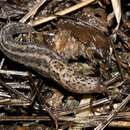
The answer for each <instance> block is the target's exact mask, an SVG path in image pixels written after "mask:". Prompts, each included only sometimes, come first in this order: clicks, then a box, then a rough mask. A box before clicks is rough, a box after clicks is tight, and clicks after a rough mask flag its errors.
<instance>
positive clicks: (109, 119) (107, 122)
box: [94, 95, 130, 130]
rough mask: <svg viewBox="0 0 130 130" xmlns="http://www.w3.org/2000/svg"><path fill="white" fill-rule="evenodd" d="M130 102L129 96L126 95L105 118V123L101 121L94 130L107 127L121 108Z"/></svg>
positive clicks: (101, 129)
mask: <svg viewBox="0 0 130 130" xmlns="http://www.w3.org/2000/svg"><path fill="white" fill-rule="evenodd" d="M129 100H130V95H128V96H127V97H126V98H125V99H124V100H123V101H122V103H121V104H120V105H119V106H118V107H117V108H116V109H115V110H114V111H113V112H112V113H111V114H110V115H109V116H108V117H107V118H106V120H105V121H103V122H102V123H101V124H99V125H98V126H97V127H96V128H95V129H94V130H103V129H104V128H105V127H106V126H107V125H109V124H110V123H111V121H112V120H113V118H114V117H115V116H116V115H117V114H118V113H119V111H120V110H121V109H123V107H125V105H126V104H127V103H128V102H129Z"/></svg>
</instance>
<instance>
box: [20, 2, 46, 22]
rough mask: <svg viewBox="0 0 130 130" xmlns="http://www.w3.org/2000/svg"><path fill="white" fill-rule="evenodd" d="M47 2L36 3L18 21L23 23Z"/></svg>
mask: <svg viewBox="0 0 130 130" xmlns="http://www.w3.org/2000/svg"><path fill="white" fill-rule="evenodd" d="M46 1H47V0H41V1H40V2H38V3H37V4H36V5H35V6H34V7H33V8H31V9H30V11H29V12H28V13H27V14H26V15H25V16H24V17H23V18H22V19H21V20H20V22H21V23H25V22H26V21H27V20H28V19H29V18H30V17H31V16H34V15H35V14H36V12H37V10H38V9H39V8H40V7H41V6H42V5H43V4H44V3H45V2H46Z"/></svg>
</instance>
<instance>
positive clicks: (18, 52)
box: [0, 23, 106, 94]
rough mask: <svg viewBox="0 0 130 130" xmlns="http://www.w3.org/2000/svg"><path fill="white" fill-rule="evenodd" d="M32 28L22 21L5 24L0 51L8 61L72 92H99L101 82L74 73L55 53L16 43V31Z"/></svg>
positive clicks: (33, 45) (31, 45)
mask: <svg viewBox="0 0 130 130" xmlns="http://www.w3.org/2000/svg"><path fill="white" fill-rule="evenodd" d="M31 30H32V28H31V27H30V26H28V25H25V24H22V23H9V24H7V25H5V26H4V27H3V28H2V29H1V32H0V40H1V41H0V50H1V51H2V52H3V53H4V54H5V55H6V56H7V57H8V58H9V59H11V60H13V61H15V62H18V63H20V64H23V65H24V66H27V67H31V68H32V69H34V70H35V71H37V72H38V73H40V74H41V75H42V76H45V77H48V78H51V79H53V80H54V81H56V82H57V83H59V84H60V85H61V86H63V87H64V88H65V89H66V90H68V91H70V92H74V93H80V94H84V93H102V92H104V91H105V90H106V88H105V87H104V85H102V84H100V83H99V80H98V79H97V78H94V77H88V76H86V75H83V74H80V73H78V71H76V70H75V69H73V68H72V67H70V66H69V64H68V63H66V62H64V61H63V60H62V57H61V56H59V55H58V54H57V53H56V52H54V51H52V50H50V49H49V48H47V47H40V46H39V45H37V44H36V43H31V42H30V41H29V42H23V41H22V42H20V41H16V39H14V37H15V36H17V34H21V33H28V32H29V31H31Z"/></svg>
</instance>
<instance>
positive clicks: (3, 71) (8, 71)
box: [0, 70, 29, 76]
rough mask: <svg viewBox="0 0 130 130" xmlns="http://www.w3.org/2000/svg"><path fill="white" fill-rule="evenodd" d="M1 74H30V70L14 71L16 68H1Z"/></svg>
mask: <svg viewBox="0 0 130 130" xmlns="http://www.w3.org/2000/svg"><path fill="white" fill-rule="evenodd" d="M0 74H6V75H19V76H29V74H28V72H22V71H14V70H0Z"/></svg>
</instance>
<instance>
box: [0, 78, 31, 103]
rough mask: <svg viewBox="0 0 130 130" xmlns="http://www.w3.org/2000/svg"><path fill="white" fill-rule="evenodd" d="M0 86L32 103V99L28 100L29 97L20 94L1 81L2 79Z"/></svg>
mask: <svg viewBox="0 0 130 130" xmlns="http://www.w3.org/2000/svg"><path fill="white" fill-rule="evenodd" d="M0 85H1V86H2V87H4V88H6V89H8V90H9V91H10V92H12V93H14V94H15V95H17V96H18V97H22V98H24V99H27V100H29V101H31V99H30V98H28V97H27V96H25V95H24V94H23V93H21V92H19V91H18V90H16V89H14V88H12V87H11V86H9V85H7V84H5V83H4V82H3V81H2V80H1V79H0ZM31 102H32V101H31Z"/></svg>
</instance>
